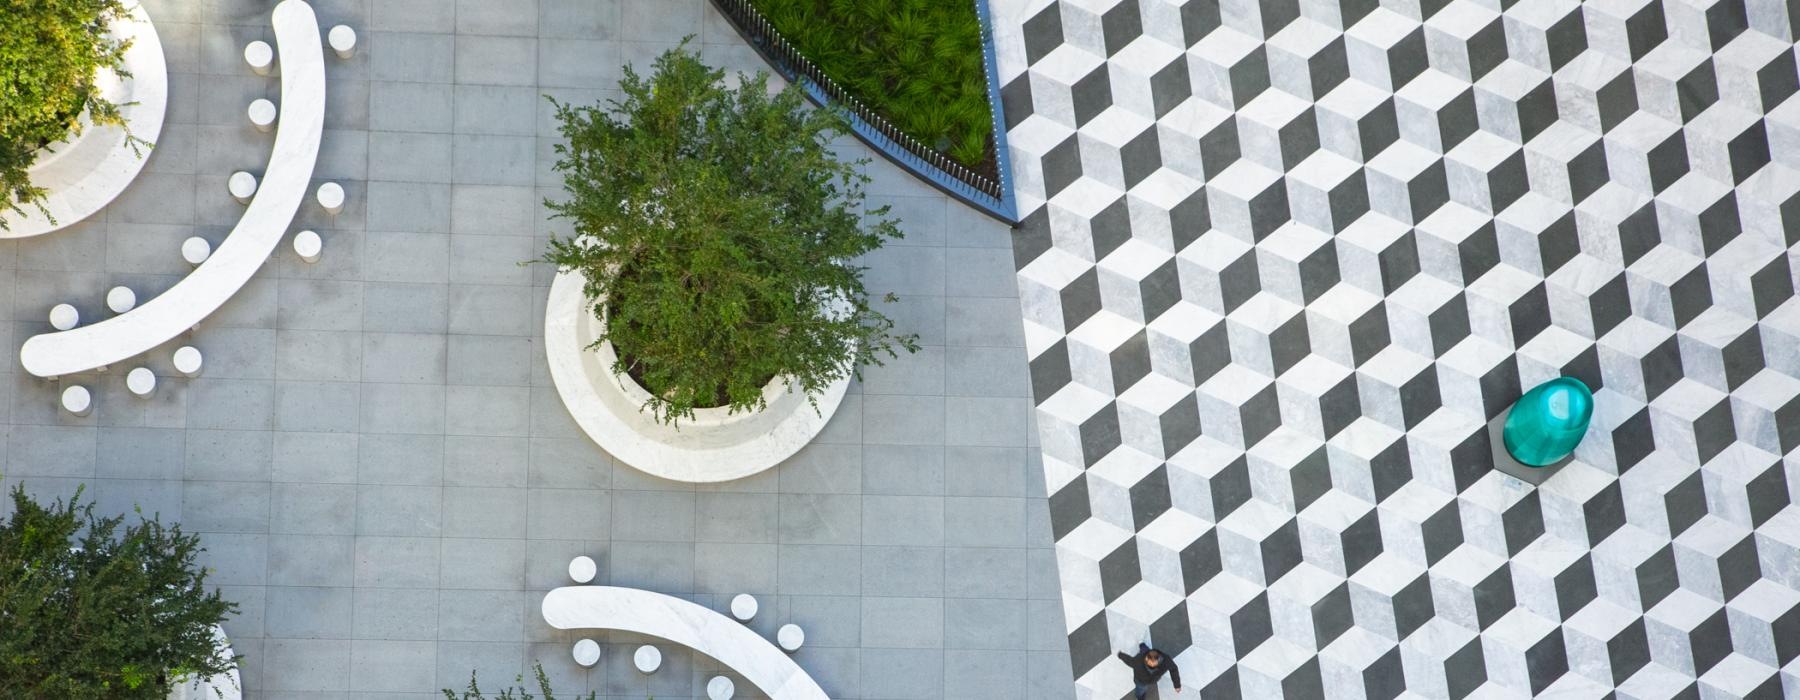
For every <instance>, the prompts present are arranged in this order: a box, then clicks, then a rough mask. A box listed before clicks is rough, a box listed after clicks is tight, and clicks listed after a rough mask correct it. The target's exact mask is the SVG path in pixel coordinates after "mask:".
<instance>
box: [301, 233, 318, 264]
mask: <svg viewBox="0 0 1800 700" xmlns="http://www.w3.org/2000/svg"><path fill="white" fill-rule="evenodd" d="M324 248H325V242H324V241H321V240H319V234H317V233H314V232H312V231H301V232H299V233H296V234H294V254H295V255H298V256H300V259H301V260H304V261H306V262H309V263H316V262H318V261H319V251H321V250H323V249H324Z"/></svg>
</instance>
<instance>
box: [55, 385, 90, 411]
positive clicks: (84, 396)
mask: <svg viewBox="0 0 1800 700" xmlns="http://www.w3.org/2000/svg"><path fill="white" fill-rule="evenodd" d="M62 409H63V410H65V411H68V412H69V413H71V414H73V415H77V416H85V415H87V414H88V412H89V411H92V410H94V395H93V394H90V393H88V390H87V387H85V386H81V385H79V384H77V385H75V386H71V387H69V388H67V389H64V390H63V393H62Z"/></svg>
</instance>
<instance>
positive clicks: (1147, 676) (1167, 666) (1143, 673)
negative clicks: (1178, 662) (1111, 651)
mask: <svg viewBox="0 0 1800 700" xmlns="http://www.w3.org/2000/svg"><path fill="white" fill-rule="evenodd" d="M1119 660H1120V661H1123V662H1125V665H1126V666H1130V667H1131V680H1132V682H1133V683H1136V684H1137V689H1136V690H1134V691H1132V692H1134V693H1136V694H1137V700H1144V696H1145V695H1148V694H1150V689H1151V688H1154V687H1156V682H1157V681H1160V680H1162V677H1163V674H1165V673H1166V674H1168V675H1169V681H1170V682H1172V683H1174V684H1175V692H1177V693H1179V692H1181V670H1180V669H1178V668H1176V667H1175V662H1174V661H1171V660H1169V655H1168V654H1164V653H1162V651H1161V650H1158V649H1151V648H1150V645H1148V644H1144V643H1142V642H1139V643H1138V653H1137V656H1127V655H1126V654H1125V652H1122V651H1121V652H1119Z"/></svg>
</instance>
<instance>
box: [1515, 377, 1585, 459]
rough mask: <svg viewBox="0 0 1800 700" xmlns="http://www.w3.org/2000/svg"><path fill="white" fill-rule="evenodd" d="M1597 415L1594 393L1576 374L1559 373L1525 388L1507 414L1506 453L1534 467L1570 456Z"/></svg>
mask: <svg viewBox="0 0 1800 700" xmlns="http://www.w3.org/2000/svg"><path fill="white" fill-rule="evenodd" d="M1593 417H1594V394H1593V392H1591V391H1588V388H1587V385H1586V384H1583V383H1581V380H1579V379H1576V378H1574V377H1557V378H1555V379H1552V380H1550V381H1547V382H1544V383H1543V384H1539V385H1537V387H1536V388H1533V389H1532V390H1531V391H1527V392H1525V395H1524V396H1521V397H1519V400H1518V402H1517V403H1514V404H1513V407H1512V411H1511V412H1509V413H1507V415H1506V427H1505V428H1504V429H1503V430H1502V432H1501V439H1502V440H1503V441H1505V443H1506V452H1507V454H1510V455H1512V457H1513V459H1516V460H1519V463H1521V464H1525V465H1528V466H1533V467H1544V466H1549V465H1551V464H1555V463H1556V461H1557V460H1560V459H1562V458H1564V457H1567V456H1569V453H1570V452H1574V451H1575V446H1576V445H1578V444H1580V443H1581V437H1582V436H1583V435H1586V434H1587V427H1588V420H1589V419H1591V418H1593Z"/></svg>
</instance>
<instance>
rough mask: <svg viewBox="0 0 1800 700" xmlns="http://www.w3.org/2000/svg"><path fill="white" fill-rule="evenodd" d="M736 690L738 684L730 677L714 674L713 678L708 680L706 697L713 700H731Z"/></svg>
mask: <svg viewBox="0 0 1800 700" xmlns="http://www.w3.org/2000/svg"><path fill="white" fill-rule="evenodd" d="M736 692H737V684H735V683H732V682H731V679H730V678H726V677H724V676H713V677H712V680H710V681H707V682H706V697H709V698H712V700H731V695H732V694H733V693H736Z"/></svg>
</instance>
